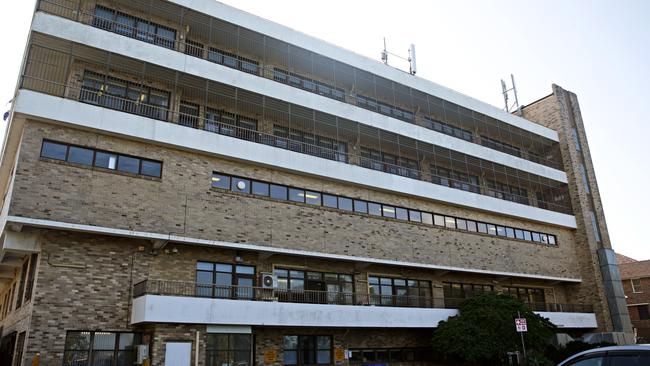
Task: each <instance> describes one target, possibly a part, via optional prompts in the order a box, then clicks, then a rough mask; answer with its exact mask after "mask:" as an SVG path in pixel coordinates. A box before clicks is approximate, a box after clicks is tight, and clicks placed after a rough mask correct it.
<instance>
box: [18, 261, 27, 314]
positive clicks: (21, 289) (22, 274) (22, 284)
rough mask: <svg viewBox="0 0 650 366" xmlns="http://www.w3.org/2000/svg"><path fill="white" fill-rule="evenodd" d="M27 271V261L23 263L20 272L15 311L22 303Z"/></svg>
mask: <svg viewBox="0 0 650 366" xmlns="http://www.w3.org/2000/svg"><path fill="white" fill-rule="evenodd" d="M28 269H29V260H26V261H25V262H24V263H23V268H22V270H21V271H20V278H19V279H18V280H19V281H20V285H19V286H18V295H17V296H16V297H17V298H16V309H18V308H20V306H21V305H22V303H23V294H24V292H25V282H27V270H28Z"/></svg>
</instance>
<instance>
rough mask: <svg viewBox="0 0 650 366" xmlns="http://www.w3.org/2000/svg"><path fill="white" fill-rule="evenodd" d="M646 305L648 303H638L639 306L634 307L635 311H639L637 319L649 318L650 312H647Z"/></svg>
mask: <svg viewBox="0 0 650 366" xmlns="http://www.w3.org/2000/svg"><path fill="white" fill-rule="evenodd" d="M648 306H649V305H639V306H637V307H636V309H637V311H638V312H639V319H640V320H647V319H650V313H649V312H648Z"/></svg>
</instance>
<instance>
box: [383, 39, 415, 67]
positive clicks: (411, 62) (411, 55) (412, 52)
mask: <svg viewBox="0 0 650 366" xmlns="http://www.w3.org/2000/svg"><path fill="white" fill-rule="evenodd" d="M408 53H409V56H408V58H404V57H402V56H400V55H396V54H394V53H392V52H388V49H387V48H386V37H384V50H383V51H381V61H382V62H383V63H385V64H386V65H388V55H391V56H395V57H397V58H399V59H401V60H404V61H408V63H409V74H411V75H415V73H416V72H417V69H416V65H415V45H414V44H412V43H411V46H410V47H409V50H408ZM388 66H390V65H388Z"/></svg>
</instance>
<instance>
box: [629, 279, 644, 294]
mask: <svg viewBox="0 0 650 366" xmlns="http://www.w3.org/2000/svg"><path fill="white" fill-rule="evenodd" d="M630 283H631V284H632V292H633V293H635V294H639V293H642V292H643V291H641V279H640V278H633V279H631V280H630Z"/></svg>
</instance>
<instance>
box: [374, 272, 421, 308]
mask: <svg viewBox="0 0 650 366" xmlns="http://www.w3.org/2000/svg"><path fill="white" fill-rule="evenodd" d="M368 284H369V286H370V288H369V290H370V303H371V304H372V305H384V306H419V307H428V306H431V305H432V304H431V282H429V281H421V280H413V279H402V278H388V277H376V276H370V277H368Z"/></svg>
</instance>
